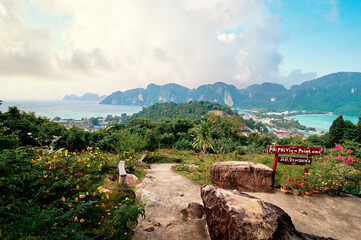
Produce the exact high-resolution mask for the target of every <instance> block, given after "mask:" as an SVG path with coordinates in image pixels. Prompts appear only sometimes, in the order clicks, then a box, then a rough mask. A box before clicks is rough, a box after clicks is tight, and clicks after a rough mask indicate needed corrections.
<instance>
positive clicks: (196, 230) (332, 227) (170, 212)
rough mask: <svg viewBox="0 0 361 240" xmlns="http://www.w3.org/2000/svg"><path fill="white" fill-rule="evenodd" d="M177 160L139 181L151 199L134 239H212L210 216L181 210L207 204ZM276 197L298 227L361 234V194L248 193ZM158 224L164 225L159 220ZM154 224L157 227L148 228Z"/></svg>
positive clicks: (141, 195) (142, 195) (142, 194)
mask: <svg viewBox="0 0 361 240" xmlns="http://www.w3.org/2000/svg"><path fill="white" fill-rule="evenodd" d="M172 165H173V164H152V168H151V169H149V170H148V172H147V175H146V177H145V179H144V180H143V182H142V183H141V184H139V185H138V186H137V189H136V190H137V191H136V192H137V193H136V194H137V198H138V199H142V200H144V199H148V202H147V205H154V207H151V208H149V207H147V208H146V219H143V218H140V219H139V225H138V226H137V229H136V234H135V236H134V238H133V239H134V240H143V239H144V240H145V239H157V240H158V239H160V240H162V239H164V240H168V239H172V240H178V239H181V240H185V239H192V240H193V239H195V240H197V239H200V240H203V239H209V235H208V230H207V226H206V222H205V219H198V220H197V219H192V220H187V221H183V220H182V216H181V213H180V211H181V210H182V209H183V208H186V207H187V205H188V203H190V202H198V203H200V204H202V199H201V197H200V185H198V184H196V183H194V182H193V181H191V180H189V179H187V178H185V177H183V176H181V175H179V174H176V173H175V172H173V171H172V170H171V166H172ZM248 194H250V195H253V196H255V197H258V198H260V199H262V200H264V201H266V202H270V203H273V204H275V205H277V206H279V207H280V208H282V209H283V210H284V211H286V212H287V213H288V214H289V215H290V216H291V218H292V222H293V224H294V225H295V227H296V229H297V230H299V231H301V232H305V233H309V234H313V235H318V236H324V237H333V238H336V239H342V240H353V239H361V235H360V233H361V199H360V198H357V197H354V196H351V195H348V196H347V197H329V196H327V195H326V194H323V193H322V194H318V195H315V196H311V197H305V196H293V195H285V194H282V193H280V192H279V190H276V193H275V194H267V193H248ZM158 225H159V226H158ZM148 227H154V229H155V230H154V231H151V232H147V231H144V229H146V228H148Z"/></svg>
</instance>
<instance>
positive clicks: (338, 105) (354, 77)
mask: <svg viewBox="0 0 361 240" xmlns="http://www.w3.org/2000/svg"><path fill="white" fill-rule="evenodd" d="M360 89H361V73H358V72H339V73H334V74H330V75H326V76H323V77H320V78H317V79H314V80H310V81H307V82H304V83H302V84H301V85H295V86H292V87H291V89H286V88H285V87H284V86H282V85H280V84H275V83H262V84H254V85H252V86H249V87H247V88H246V89H237V88H236V87H234V86H233V85H229V84H226V83H222V82H218V83H215V84H207V85H202V86H199V87H198V88H196V89H188V88H185V87H182V86H180V85H178V84H166V85H163V86H158V85H155V84H150V85H149V86H148V87H147V88H146V89H143V88H137V89H132V90H128V91H125V92H120V91H117V92H114V93H112V94H111V95H109V96H107V97H106V98H105V99H104V100H103V101H102V102H101V103H102V104H120V105H139V106H150V105H152V104H154V103H162V102H174V103H184V102H187V101H191V100H192V101H202V100H204V101H210V102H214V103H219V104H222V105H225V106H229V107H238V108H246V109H248V108H254V109H259V108H263V109H266V110H273V111H284V110H308V111H317V112H321V113H326V112H334V113H335V114H341V113H343V114H345V115H351V116H358V114H359V112H361V91H360Z"/></svg>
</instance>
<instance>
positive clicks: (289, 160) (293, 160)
mask: <svg viewBox="0 0 361 240" xmlns="http://www.w3.org/2000/svg"><path fill="white" fill-rule="evenodd" d="M277 161H278V162H280V163H283V164H287V165H306V164H311V163H312V158H306V157H288V156H278V157H277Z"/></svg>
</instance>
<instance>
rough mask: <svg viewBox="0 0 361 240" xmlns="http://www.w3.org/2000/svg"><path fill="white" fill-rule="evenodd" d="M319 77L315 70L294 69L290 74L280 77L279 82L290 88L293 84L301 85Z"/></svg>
mask: <svg viewBox="0 0 361 240" xmlns="http://www.w3.org/2000/svg"><path fill="white" fill-rule="evenodd" d="M316 77H317V73H315V72H306V73H304V72H302V70H301V69H295V70H292V71H291V72H290V73H289V74H284V75H281V76H280V77H279V83H280V84H282V85H283V86H285V87H286V88H290V87H291V86H293V85H299V84H301V83H303V82H305V81H309V80H313V79H315V78H316Z"/></svg>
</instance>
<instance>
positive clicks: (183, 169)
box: [173, 150, 305, 186]
mask: <svg viewBox="0 0 361 240" xmlns="http://www.w3.org/2000/svg"><path fill="white" fill-rule="evenodd" d="M173 153H174V154H176V155H177V156H178V157H179V158H180V159H181V161H182V162H181V163H180V164H177V165H175V166H173V170H174V171H176V172H177V173H179V174H181V175H183V176H185V177H187V178H189V179H192V180H193V181H195V182H197V183H198V184H200V185H205V184H211V181H210V171H208V181H206V176H205V167H206V166H207V168H208V169H210V166H211V165H212V164H213V163H215V162H222V161H247V162H254V163H261V164H264V165H266V166H268V167H270V168H272V166H273V159H274V155H268V154H245V155H235V154H234V153H227V154H218V155H217V154H212V155H207V160H206V164H205V163H204V155H202V154H200V153H194V152H193V151H187V150H182V151H180V150H174V151H173ZM304 168H305V166H290V165H284V164H282V163H278V164H277V170H276V177H275V186H279V185H281V179H282V178H283V177H284V174H285V173H286V169H288V170H289V171H290V172H291V173H294V174H296V173H297V174H298V173H300V174H302V173H303V170H304Z"/></svg>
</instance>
